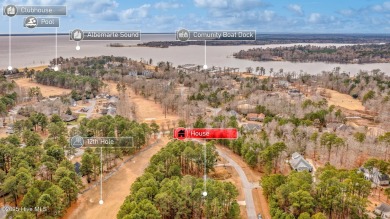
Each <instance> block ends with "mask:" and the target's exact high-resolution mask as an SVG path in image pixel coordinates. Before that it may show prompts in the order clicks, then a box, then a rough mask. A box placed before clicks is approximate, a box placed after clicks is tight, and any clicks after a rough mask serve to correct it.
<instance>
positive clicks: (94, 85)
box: [35, 70, 102, 94]
mask: <svg viewBox="0 0 390 219" xmlns="http://www.w3.org/2000/svg"><path fill="white" fill-rule="evenodd" d="M35 80H36V82H37V83H40V84H43V85H49V86H55V87H60V88H66V89H75V90H79V91H84V92H89V93H93V94H97V93H98V91H99V89H100V88H101V86H102V82H101V81H100V80H99V79H97V78H94V77H91V76H77V75H74V74H68V73H65V72H56V71H51V70H46V71H43V72H38V73H36V74H35Z"/></svg>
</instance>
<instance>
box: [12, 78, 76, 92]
mask: <svg viewBox="0 0 390 219" xmlns="http://www.w3.org/2000/svg"><path fill="white" fill-rule="evenodd" d="M14 81H15V82H16V83H17V84H18V85H19V86H21V87H24V88H27V89H28V88H31V87H40V88H41V93H42V95H43V96H44V97H49V96H53V95H63V94H69V93H70V92H71V91H72V90H71V89H64V88H59V87H52V86H46V85H42V84H38V83H36V82H34V81H31V80H30V79H29V78H18V79H14Z"/></svg>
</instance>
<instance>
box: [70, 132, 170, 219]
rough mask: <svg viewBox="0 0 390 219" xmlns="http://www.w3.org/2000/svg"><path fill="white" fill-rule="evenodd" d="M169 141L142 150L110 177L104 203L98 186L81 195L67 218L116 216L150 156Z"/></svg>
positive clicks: (105, 183)
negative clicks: (101, 201) (101, 203)
mask: <svg viewBox="0 0 390 219" xmlns="http://www.w3.org/2000/svg"><path fill="white" fill-rule="evenodd" d="M167 143H168V138H166V137H163V138H161V141H160V142H159V143H158V144H157V145H155V146H153V147H151V148H149V149H148V150H146V151H143V152H141V153H140V154H138V155H137V156H136V157H135V158H133V159H132V160H131V161H129V162H127V163H126V164H125V165H124V166H123V167H122V168H120V169H119V170H118V172H116V173H115V174H114V175H113V176H112V177H111V178H110V179H108V180H107V181H105V182H104V183H103V200H104V204H103V205H100V204H99V203H98V202H99V200H100V187H99V186H97V187H95V188H93V189H91V190H89V191H87V192H85V193H84V194H82V195H80V197H79V199H78V200H77V202H76V203H74V204H73V205H72V206H71V207H70V208H69V209H68V211H67V213H66V214H65V216H64V217H63V218H64V219H65V218H69V219H87V218H93V219H108V218H110V219H111V218H116V214H117V213H118V211H119V208H120V206H121V205H122V204H123V202H124V200H125V198H126V196H128V195H129V193H130V186H131V184H132V183H133V182H134V181H135V180H136V179H137V177H139V176H141V175H142V174H143V172H144V170H145V168H146V167H147V166H148V164H149V160H150V158H151V157H152V156H153V155H154V154H156V153H157V152H158V151H159V150H160V149H161V148H162V147H164V146H165V145H166V144H167Z"/></svg>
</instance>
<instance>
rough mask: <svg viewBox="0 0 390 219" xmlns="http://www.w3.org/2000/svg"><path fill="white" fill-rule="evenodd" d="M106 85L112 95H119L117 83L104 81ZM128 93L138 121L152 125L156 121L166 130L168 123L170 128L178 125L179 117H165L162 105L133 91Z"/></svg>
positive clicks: (169, 114)
mask: <svg viewBox="0 0 390 219" xmlns="http://www.w3.org/2000/svg"><path fill="white" fill-rule="evenodd" d="M104 83H106V84H107V85H108V88H109V89H110V93H111V94H114V95H118V91H117V90H116V83H114V82H109V81H104ZM127 92H128V95H129V97H130V100H131V102H132V103H134V104H135V105H136V106H137V120H138V121H139V122H145V123H151V122H152V121H155V122H156V123H157V124H159V125H160V126H161V124H165V128H167V126H166V124H167V123H170V124H171V125H170V128H172V127H173V124H172V123H173V122H176V124H177V123H178V121H179V116H177V115H175V114H172V113H167V115H166V117H165V114H164V111H163V108H162V107H161V105H160V104H158V103H155V102H154V101H152V100H148V99H145V98H143V97H142V96H140V95H136V94H135V93H134V92H133V91H132V90H131V89H128V90H127Z"/></svg>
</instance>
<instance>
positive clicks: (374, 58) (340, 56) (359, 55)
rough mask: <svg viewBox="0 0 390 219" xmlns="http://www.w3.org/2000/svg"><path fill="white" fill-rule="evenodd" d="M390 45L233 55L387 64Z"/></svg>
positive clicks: (299, 48) (237, 55) (238, 55)
mask: <svg viewBox="0 0 390 219" xmlns="http://www.w3.org/2000/svg"><path fill="white" fill-rule="evenodd" d="M389 49H390V44H369V45H352V46H325V47H323V46H313V45H307V46H301V45H297V46H290V47H282V46H281V47H276V48H253V49H249V50H247V51H244V50H241V51H240V52H237V53H234V57H235V58H239V59H250V60H254V61H291V62H331V63H343V64H344V63H359V64H364V63H388V62H390V52H389Z"/></svg>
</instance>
